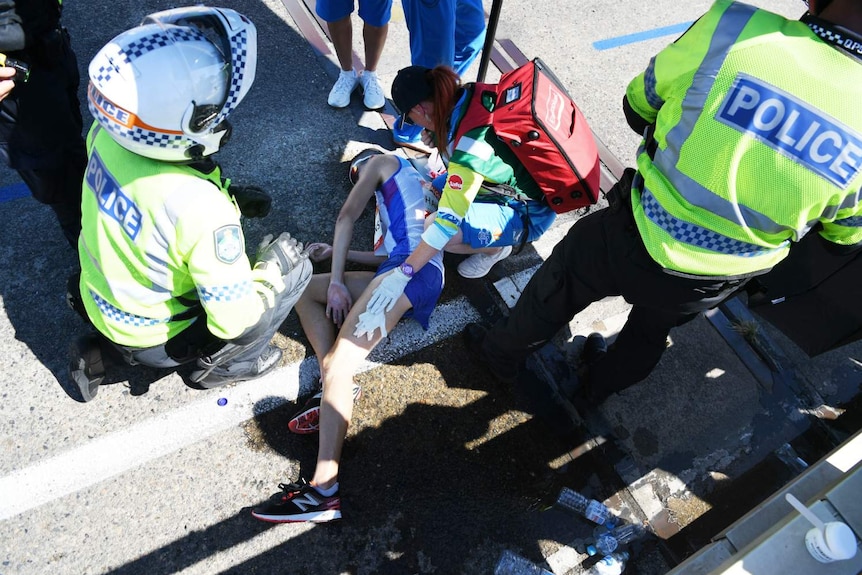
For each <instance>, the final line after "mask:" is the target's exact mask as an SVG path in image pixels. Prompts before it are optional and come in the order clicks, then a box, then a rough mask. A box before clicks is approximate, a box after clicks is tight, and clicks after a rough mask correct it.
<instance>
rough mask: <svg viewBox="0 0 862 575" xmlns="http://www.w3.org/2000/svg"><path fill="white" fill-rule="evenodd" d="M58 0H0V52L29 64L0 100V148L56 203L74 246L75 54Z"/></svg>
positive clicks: (77, 202)
mask: <svg viewBox="0 0 862 575" xmlns="http://www.w3.org/2000/svg"><path fill="white" fill-rule="evenodd" d="M62 8H63V6H62V0H27V1H26V2H22V1H20V0H19V1H13V0H0V52H2V53H4V54H5V55H6V56H7V57H9V58H14V59H15V60H18V61H20V62H23V63H24V64H26V65H28V66H29V68H30V75H29V79H28V80H27V81H26V82H23V81H18V82H15V86H14V89H13V90H12V91H11V93H10V94H9V95H8V96H7V97H6V98H3V99H2V102H0V154H2V156H3V159H4V161H5V162H6V163H7V164H8V165H9V167H11V168H14V169H15V170H16V171H17V172H18V174H19V175H20V176H21V179H22V180H24V183H26V184H27V187H29V188H30V192H31V193H32V194H33V197H34V198H36V199H37V200H38V201H40V202H42V203H43V204H48V205H49V206H51V208H52V209H53V210H54V213H55V214H56V216H57V220H58V221H59V223H60V228H61V229H62V230H63V235H64V236H65V237H66V240H67V241H68V242H69V244H70V245H71V246H72V247H73V248H75V247H76V246H77V242H78V233H79V232H80V231H81V179H82V178H83V175H84V167H85V166H86V164H87V153H86V150H85V147H84V139H83V138H82V137H81V132H82V130H83V126H84V124H83V119H82V117H81V108H80V102H79V101H78V84H79V81H80V75H79V73H78V61H77V59H76V58H75V53H74V52H73V51H72V46H71V44H70V41H69V34H68V32H67V31H66V29H65V28H62V27H61V25H60V15H61V12H62Z"/></svg>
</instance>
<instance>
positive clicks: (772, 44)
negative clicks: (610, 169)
mask: <svg viewBox="0 0 862 575" xmlns="http://www.w3.org/2000/svg"><path fill="white" fill-rule="evenodd" d="M626 96H627V98H628V101H629V103H630V104H631V106H632V108H633V109H634V110H635V111H636V112H637V113H638V114H639V115H640V116H641V117H643V118H644V119H646V120H647V121H648V122H652V123H654V124H655V143H656V144H657V147H656V148H657V149H655V156H654V158H653V159H651V158H650V155H649V154H648V153H647V150H648V148H649V146H648V145H647V144H649V142H646V141H645V142H644V144H642V146H641V148H640V149H639V150H638V158H637V164H638V171H639V172H640V174H641V176H642V178H643V180H642V181H640V180H637V181H636V183H635V186H634V187H633V190H632V205H633V208H634V215H635V220H636V222H637V226H638V229H639V230H640V234H641V236H642V237H643V241H644V245H645V246H646V248H647V250H648V251H649V253H650V255H651V256H652V258H653V259H654V260H655V261H656V262H658V264H659V265H661V266H662V267H664V268H666V269H668V270H673V271H678V272H683V273H688V274H693V275H702V276H730V277H733V276H740V275H748V274H753V273H758V272H761V271H765V270H768V269H769V268H771V267H772V266H774V265H775V264H777V263H778V262H779V261H781V260H782V259H783V258H784V257H785V256H786V255H787V253H788V250H789V246H790V242H791V241H798V240H799V239H800V238H801V237H802V236H804V235H805V234H806V233H807V232H808V231H809V230H810V229H811V228H812V227H814V226H815V225H816V224H818V223H820V224H822V231H821V232H820V233H821V234H822V236H823V237H824V238H825V239H827V240H829V241H832V242H834V243H836V244H841V245H856V244H859V243H860V242H862V203H860V195H862V113H860V108H859V103H860V102H862V65H860V64H859V63H858V62H857V61H855V60H854V59H852V58H851V57H850V56H849V55H848V54H847V53H845V52H844V51H843V50H841V49H838V48H835V47H833V46H830V45H829V44H827V43H825V42H824V41H822V40H821V39H820V38H818V37H817V36H816V35H815V34H814V33H813V32H812V31H811V30H810V29H809V27H808V26H807V25H806V24H805V23H803V22H799V21H791V20H787V19H785V18H783V17H781V16H778V15H776V14H773V13H771V12H767V11H765V10H759V9H756V8H754V7H751V6H748V5H746V4H742V3H739V2H730V1H728V0H719V1H718V2H716V3H715V4H714V5H713V6H712V8H711V9H710V11H709V12H707V13H706V14H705V15H704V16H703V17H701V18H700V19H699V20H698V21H697V22H696V23H695V24H694V25H693V26H692V27H691V28H690V29H689V30H688V31H687V32H686V33H685V34H683V35H682V36H681V37H680V38H679V39H678V40H677V41H676V42H675V43H673V44H671V45H670V46H668V47H667V48H665V49H664V50H662V51H661V52H660V53H658V54H657V55H656V56H655V57H654V58H653V59H652V60H651V62H650V64H649V67H648V68H647V70H646V71H645V72H644V73H642V74H640V75H639V76H638V77H636V78H635V79H634V80H632V82H631V83H630V84H629V86H628V89H627V91H626Z"/></svg>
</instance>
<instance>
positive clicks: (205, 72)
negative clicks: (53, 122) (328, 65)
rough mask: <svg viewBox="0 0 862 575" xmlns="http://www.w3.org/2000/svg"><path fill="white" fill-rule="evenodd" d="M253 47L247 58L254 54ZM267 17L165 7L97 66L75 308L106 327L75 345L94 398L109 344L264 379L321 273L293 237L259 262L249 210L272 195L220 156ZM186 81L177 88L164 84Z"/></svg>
mask: <svg viewBox="0 0 862 575" xmlns="http://www.w3.org/2000/svg"><path fill="white" fill-rule="evenodd" d="M240 55H244V57H241V56H240ZM255 66H256V32H255V28H254V25H253V24H252V23H251V22H249V21H248V20H247V19H246V18H245V17H243V16H242V15H240V14H238V13H237V12H234V11H233V10H227V9H220V8H209V7H204V6H196V7H189V8H179V9H175V10H167V11H164V12H158V13H156V14H151V15H150V16H148V17H146V18H145V19H144V21H143V23H142V24H141V25H140V26H138V27H136V28H133V29H132V30H129V31H127V32H124V33H122V34H120V35H119V36H117V37H116V38H114V39H113V40H112V41H111V42H110V43H108V45H106V46H105V47H104V48H102V50H101V51H100V52H99V53H98V54H97V55H96V57H95V58H94V59H93V61H92V62H91V63H90V68H89V72H90V86H89V90H88V92H89V107H90V112H91V113H92V114H93V117H94V118H95V119H96V121H95V122H94V123H93V127H92V128H91V130H90V133H89V134H88V137H87V150H88V156H89V161H88V166H87V171H86V174H85V179H84V184H83V186H84V194H83V201H82V210H83V214H84V215H83V229H82V233H81V235H80V238H79V241H78V252H79V259H80V263H81V275H80V279H79V280H77V278H76V280H77V281H74V280H73V281H71V282H70V284H71V285H70V290H69V293H70V303H72V304H73V307H74V308H75V309H76V310H77V311H78V312H79V313H81V315H82V316H84V318H85V319H86V320H87V321H88V322H90V323H91V324H92V325H93V326H94V327H95V328H96V330H97V331H98V334H97V335H94V336H90V337H86V338H81V339H79V340H78V341H77V342H76V344H75V345H74V346H73V349H72V363H71V371H72V377H73V379H74V380H75V382H76V383H77V385H78V388H79V389H80V391H81V394H82V396H83V399H84V401H89V400H90V399H92V398H93V396H95V395H96V392H97V390H98V387H99V385H100V383H101V382H102V381H103V378H104V375H105V373H104V366H103V364H102V353H101V352H102V350H103V349H106V350H109V351H114V352H118V354H119V355H120V356H121V357H122V358H123V360H125V361H126V362H127V363H129V364H131V365H136V364H143V365H147V366H151V367H160V368H165V367H168V368H169V367H175V366H178V365H181V364H184V363H189V362H193V361H196V360H197V361H198V366H199V369H198V370H197V371H195V372H193V374H192V376H191V379H192V381H193V382H195V383H198V384H200V385H201V386H202V387H205V388H209V387H217V386H219V385H223V384H226V383H229V382H235V381H241V380H247V379H251V378H254V377H258V376H260V375H262V374H264V373H266V372H267V371H268V370H270V369H272V368H273V367H275V366H276V365H277V364H278V361H279V359H280V358H281V350H280V349H279V348H277V347H276V346H273V345H271V344H270V340H271V338H272V336H273V335H274V334H275V331H276V330H277V329H278V327H279V326H280V325H281V323H282V322H283V321H284V319H285V317H286V316H287V314H288V313H289V312H290V310H291V309H292V308H293V305H294V304H295V303H296V301H297V300H298V299H299V296H300V295H301V293H302V291H303V290H304V289H305V287H306V286H307V285H308V282H309V281H310V279H311V273H312V269H311V263H310V262H309V261H308V256H307V254H306V253H305V252H303V250H302V245H301V244H298V243H297V242H296V240H295V239H293V238H291V237H290V235H289V234H287V233H283V234H281V235H279V236H278V237H277V238H275V239H272V238H271V237H269V238H265V241H264V243H262V244H261V247H260V249H259V251H258V254H257V259H256V263H255V264H254V267H252V266H251V265H250V262H249V259H248V257H247V256H246V253H245V241H244V238H243V232H242V228H241V225H240V214H241V212H242V213H245V214H246V215H249V216H260V215H266V213H268V211H269V197H268V196H267V195H266V194H263V193H260V192H255V191H254V190H250V189H248V188H246V189H241V188H236V187H235V186H231V185H230V181H229V180H223V179H222V177H221V170H220V167H219V166H218V165H217V164H216V163H215V162H214V161H213V160H212V159H211V158H210V156H211V155H212V154H214V153H215V152H217V151H218V150H219V149H220V148H221V147H222V146H223V145H224V144H225V142H226V141H227V139H228V136H229V134H230V131H231V127H230V124H229V123H228V121H227V117H228V115H229V114H230V113H231V112H232V110H233V109H234V108H235V107H236V105H237V104H238V103H239V102H240V101H241V100H242V98H243V97H244V96H245V95H246V93H247V92H248V90H249V89H250V87H251V84H252V82H253V80H254V73H255ZM166 78H173V79H174V80H173V81H172V82H171V86H172V87H171V89H170V90H166V89H164V85H165V81H166V80H165V79H166Z"/></svg>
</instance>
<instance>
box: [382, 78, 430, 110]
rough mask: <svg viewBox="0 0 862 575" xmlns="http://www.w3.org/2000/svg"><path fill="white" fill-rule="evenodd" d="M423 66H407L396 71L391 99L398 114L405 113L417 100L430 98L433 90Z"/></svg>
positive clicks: (421, 100)
mask: <svg viewBox="0 0 862 575" xmlns="http://www.w3.org/2000/svg"><path fill="white" fill-rule="evenodd" d="M430 71H431V70H430V69H429V68H426V67H425V66H408V67H407V68H402V69H401V70H399V71H398V74H397V75H396V76H395V80H394V81H393V82H392V101H393V102H394V103H395V107H396V108H398V112H399V113H400V114H406V113H407V112H409V111H410V110H412V109H413V107H414V106H415V105H416V104H418V103H419V102H424V101H425V100H428V99H430V98H431V95H432V94H433V93H434V90H433V89H432V88H431V84H429V83H428V72H430Z"/></svg>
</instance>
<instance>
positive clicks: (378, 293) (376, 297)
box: [366, 268, 410, 315]
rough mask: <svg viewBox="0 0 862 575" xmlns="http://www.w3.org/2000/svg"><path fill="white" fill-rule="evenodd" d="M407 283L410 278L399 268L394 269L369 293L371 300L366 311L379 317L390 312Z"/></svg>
mask: <svg viewBox="0 0 862 575" xmlns="http://www.w3.org/2000/svg"><path fill="white" fill-rule="evenodd" d="M409 282H410V278H409V277H407V276H406V275H404V272H402V271H401V268H395V269H394V270H392V271H391V272H389V274H388V275H387V276H386V277H384V278H383V281H382V282H380V285H379V286H377V287H376V288H375V289H374V291H373V292H372V293H371V299H370V300H369V301H368V306H367V307H366V310H368V311H369V312H371V313H380V314H381V315H382V314H383V313H384V312H387V311H389V310H391V309H392V308H393V307H395V302H396V301H398V298H399V297H401V294H403V293H404V288H406V287H407V284H408V283H409Z"/></svg>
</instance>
